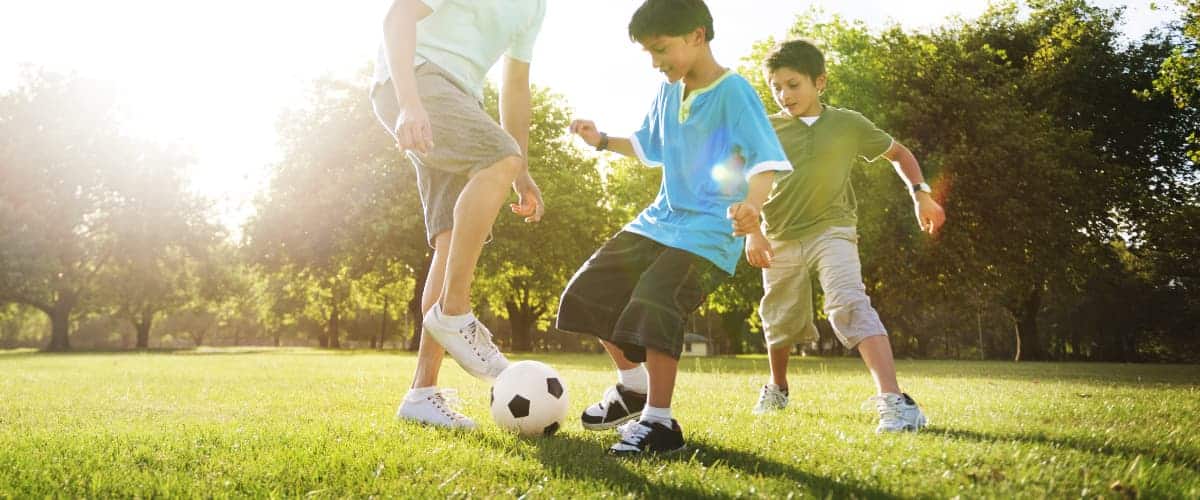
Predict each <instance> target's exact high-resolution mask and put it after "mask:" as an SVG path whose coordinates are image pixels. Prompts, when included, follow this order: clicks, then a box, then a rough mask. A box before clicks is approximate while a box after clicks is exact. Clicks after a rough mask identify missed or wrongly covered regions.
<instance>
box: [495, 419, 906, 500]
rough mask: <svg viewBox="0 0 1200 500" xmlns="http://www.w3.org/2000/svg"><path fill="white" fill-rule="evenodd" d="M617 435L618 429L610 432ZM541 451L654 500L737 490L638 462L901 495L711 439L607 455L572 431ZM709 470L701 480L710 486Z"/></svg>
mask: <svg viewBox="0 0 1200 500" xmlns="http://www.w3.org/2000/svg"><path fill="white" fill-rule="evenodd" d="M603 436H605V437H612V438H615V437H616V434H615V433H605V434H603ZM481 441H483V442H485V443H486V444H488V445H490V446H493V447H495V448H499V449H508V448H509V446H508V443H506V442H502V441H500V440H498V439H497V438H495V437H494V436H484V437H482V438H481ZM528 442H529V443H530V444H533V445H534V446H535V447H536V449H537V457H536V458H537V459H538V460H539V461H540V462H541V463H542V464H543V466H545V467H546V469H547V470H550V471H553V472H554V473H555V474H557V475H558V476H560V477H563V478H567V479H574V480H579V481H583V482H589V483H597V484H602V485H605V487H607V488H609V489H610V490H612V491H615V492H618V493H620V494H624V495H634V496H644V497H648V498H727V497H729V496H731V495H735V494H736V492H730V491H715V490H711V489H703V487H696V486H690V485H687V486H684V485H669V484H663V483H662V482H659V481H655V480H654V478H653V476H645V475H642V474H639V473H638V472H637V471H636V470H631V469H630V467H629V466H630V465H634V464H646V463H650V464H656V463H657V464H667V463H679V464H692V465H694V466H695V467H697V468H701V467H703V468H713V467H725V468H731V469H736V470H738V471H740V472H741V473H742V474H744V475H750V476H752V475H758V476H762V477H766V478H775V479H778V480H782V481H785V482H787V483H790V484H792V485H794V486H793V489H795V490H796V491H806V492H808V493H811V494H813V495H815V496H817V497H833V498H896V497H895V496H894V495H892V494H889V493H887V492H885V491H882V490H879V489H876V488H873V487H870V486H865V485H858V484H853V483H845V482H838V481H836V480H834V479H831V478H828V477H824V476H818V475H815V474H812V473H810V472H806V471H804V470H801V469H798V468H796V467H794V466H792V465H789V464H784V463H780V462H776V461H774V460H770V459H766V458H763V457H760V456H758V455H755V454H753V453H749V452H746V451H742V450H736V449H732V448H726V447H722V446H720V445H717V444H714V443H710V442H705V441H696V440H693V441H690V442H689V449H688V450H687V451H686V452H684V453H680V454H679V455H675V456H671V457H646V458H632V459H631V458H617V457H612V456H609V455H608V454H607V449H608V446H609V445H610V444H611V443H607V442H602V443H597V441H596V440H592V439H584V438H581V437H579V436H578V435H572V434H570V433H566V434H560V435H557V436H554V437H550V438H535V439H530V440H529V441H528ZM703 474H704V473H703V472H701V473H699V475H698V478H697V479H696V481H698V482H700V483H701V484H704V479H703Z"/></svg>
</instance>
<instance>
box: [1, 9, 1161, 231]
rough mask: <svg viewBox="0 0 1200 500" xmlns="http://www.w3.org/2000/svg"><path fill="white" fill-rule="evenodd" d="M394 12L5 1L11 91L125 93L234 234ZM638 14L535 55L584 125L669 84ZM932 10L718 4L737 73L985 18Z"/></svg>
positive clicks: (547, 82)
mask: <svg viewBox="0 0 1200 500" xmlns="http://www.w3.org/2000/svg"><path fill="white" fill-rule="evenodd" d="M389 3H390V2H389V1H388V0H367V1H355V2H339V3H335V2H285V1H283V0H259V1H253V2H244V1H233V0H214V1H209V2H180V1H171V0H167V1H152V0H112V1H108V2H86V1H82V0H41V1H26V2H7V3H6V4H5V5H4V6H3V7H0V91H4V90H7V89H8V88H10V87H11V86H12V85H15V84H16V81H17V74H18V71H19V69H18V67H19V65H20V64H22V63H31V64H33V65H35V66H41V67H45V68H46V69H48V70H51V71H58V72H75V73H77V74H79V75H81V76H86V77H89V78H94V79H97V80H101V81H106V82H110V83H112V84H114V85H116V86H117V87H118V88H119V89H120V93H121V96H122V97H123V99H124V101H125V103H126V107H125V111H126V116H127V118H128V120H127V122H126V123H125V127H126V130H127V131H128V132H129V133H130V134H132V135H136V136H141V137H146V138H150V139H153V140H159V141H163V142H173V143H177V144H180V145H183V146H184V147H186V148H187V149H189V150H191V151H193V153H194V157H195V158H196V160H197V161H196V163H195V165H194V166H193V168H192V176H191V177H192V184H193V186H194V188H195V189H196V190H197V191H198V192H200V193H202V194H204V195H206V196H209V197H210V198H213V199H214V200H216V201H217V203H218V205H217V208H218V210H219V212H220V214H221V220H222V222H224V223H226V224H227V225H229V226H231V227H232V226H236V225H238V224H239V223H240V222H241V221H243V220H244V219H245V218H246V216H248V215H249V214H250V213H251V210H252V207H251V204H250V202H251V200H252V198H253V196H254V194H255V193H257V192H258V191H259V190H260V189H262V188H263V187H264V183H265V181H266V178H267V175H268V174H267V167H268V166H269V165H270V164H271V163H272V162H273V161H276V159H277V152H276V142H275V127H276V122H277V120H278V118H279V115H280V112H281V111H282V110H284V109H286V108H288V107H295V106H300V105H302V104H303V102H304V93H305V89H306V87H307V85H308V84H309V82H311V81H312V80H313V79H315V78H318V77H320V76H322V75H326V74H330V75H334V76H338V77H343V78H351V77H353V76H354V75H355V73H356V71H357V70H359V69H360V68H362V67H364V66H365V65H366V64H368V63H369V62H370V61H372V59H373V56H374V55H375V48H376V47H377V44H378V43H379V23H380V21H379V20H380V17H381V15H382V13H383V11H384V10H385V9H386V8H387V6H388V5H389ZM638 3H640V0H621V1H620V2H611V5H609V4H610V3H609V2H606V3H604V5H605V6H606V7H603V8H602V7H597V5H598V4H596V3H594V2H583V1H582V0H551V2H550V4H549V10H548V14H547V19H546V22H545V27H544V29H543V31H542V33H541V36H540V38H539V43H538V46H537V50H536V52H535V57H534V65H533V80H534V82H535V83H536V84H538V85H543V86H548V87H550V88H551V89H553V90H554V91H556V92H558V93H560V94H563V95H565V96H566V97H567V100H568V102H569V104H570V105H571V106H572V107H573V108H574V109H575V110H576V112H577V114H578V115H579V116H582V117H588V118H593V119H595V120H596V121H597V123H598V124H600V125H601V126H602V127H603V128H605V129H606V130H612V131H614V132H619V133H625V132H628V131H630V130H632V128H634V127H636V126H637V125H638V124H639V123H640V122H641V117H642V113H644V112H645V110H644V105H645V104H646V103H648V102H649V101H650V99H651V98H652V97H653V95H654V93H655V91H656V90H657V84H658V80H659V76H658V75H657V74H655V72H654V71H653V69H652V68H650V66H649V64H648V63H647V62H646V60H645V57H644V55H643V54H642V53H641V52H640V51H639V50H638V48H637V47H636V46H635V45H634V44H632V43H630V42H629V40H628V38H627V37H626V35H625V23H626V22H627V16H628V14H629V12H631V11H632V10H633V9H634V8H636V5H637V4H638ZM1100 3H1101V4H1114V5H1115V4H1117V3H1120V2H1115V1H1104V0H1102V1H1100ZM1148 3H1149V2H1148V1H1146V2H1139V3H1138V4H1137V5H1132V6H1129V7H1128V12H1127V14H1128V16H1129V18H1130V24H1131V26H1130V31H1131V32H1144V31H1145V30H1146V29H1148V28H1149V27H1151V26H1153V25H1155V24H1158V23H1160V22H1162V21H1163V20H1165V19H1167V18H1170V14H1169V13H1164V12H1161V11H1159V12H1157V13H1156V12H1153V11H1150V10H1149V9H1148V8H1147V6H1148ZM920 4H921V8H920V9H916V10H914V9H912V8H911V5H912V3H911V2H907V3H904V4H903V5H901V3H898V2H883V1H882V0H861V1H855V2H830V1H827V0H819V1H816V2H812V3H807V2H799V3H797V2H794V1H788V0H756V1H755V2H753V3H750V4H746V3H744V2H740V1H733V0H710V1H709V5H710V7H711V8H712V10H713V15H714V18H715V19H716V20H717V24H716V32H717V40H716V43H715V44H714V49H715V50H716V55H717V57H718V60H720V61H721V62H723V63H724V64H726V65H729V66H735V67H736V66H737V65H738V64H740V60H739V59H740V57H741V56H743V55H744V54H746V53H747V52H748V51H749V48H750V46H751V44H752V43H753V42H755V41H757V40H761V39H763V38H766V37H767V36H771V35H775V36H780V35H782V34H784V33H785V31H786V29H787V28H788V26H790V25H791V23H792V19H793V15H794V14H797V13H800V12H802V11H804V10H805V9H807V8H808V7H809V6H810V5H812V6H823V8H824V9H825V10H826V11H827V12H831V13H832V12H836V13H842V14H844V15H846V16H847V17H850V18H853V19H864V20H867V21H868V22H870V23H872V24H879V23H882V22H885V20H887V19H893V20H897V21H900V22H902V23H904V24H906V25H909V26H927V25H931V24H936V23H937V22H939V20H940V19H943V18H944V17H945V16H948V15H952V14H956V13H958V14H963V15H967V16H972V15H977V14H978V13H979V12H981V11H982V9H983V8H984V6H985V5H986V0H963V1H949V0H942V1H937V2H920ZM747 5H752V7H751V8H748V7H747ZM613 75H621V76H622V77H621V78H613Z"/></svg>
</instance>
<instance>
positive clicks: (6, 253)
mask: <svg viewBox="0 0 1200 500" xmlns="http://www.w3.org/2000/svg"><path fill="white" fill-rule="evenodd" d="M136 158H137V155H136V152H135V151H134V150H133V148H132V147H131V146H130V144H129V143H128V142H127V141H126V140H125V139H124V138H122V137H121V136H120V134H119V133H118V126H117V102H116V99H115V97H114V93H113V92H112V91H111V90H110V89H106V88H104V87H103V86H100V85H98V84H96V83H94V82H89V81H86V80H82V79H78V78H73V77H63V76H59V75H54V74H50V73H45V72H32V71H31V72H27V73H26V74H25V75H24V79H23V81H22V83H21V85H20V87H18V88H17V89H15V90H13V91H12V92H10V93H8V94H5V95H3V96H0V178H3V179H4V182H2V183H0V234H3V235H4V236H3V240H0V302H16V303H19V304H25V305H28V306H30V307H34V308H36V309H38V310H40V311H42V312H44V313H45V314H46V315H47V317H49V319H50V322H51V335H50V342H49V344H48V345H47V349H48V350H51V351H65V350H68V349H70V347H71V346H70V325H71V320H72V316H73V315H74V314H75V313H77V312H78V310H79V308H81V307H88V306H87V303H86V301H87V300H88V299H89V296H88V294H89V292H91V291H92V288H93V286H94V284H95V281H96V279H97V275H98V274H99V273H100V271H101V270H103V269H104V267H105V266H106V265H107V264H108V263H109V261H110V259H111V257H112V255H113V248H114V247H113V243H114V238H113V235H112V223H113V221H112V209H113V205H114V204H115V203H117V202H118V201H119V197H118V194H117V193H116V192H115V191H114V190H113V188H112V186H111V184H110V181H111V175H112V173H113V172H117V171H119V170H120V169H121V168H124V167H126V166H128V165H131V164H134V163H135V162H136Z"/></svg>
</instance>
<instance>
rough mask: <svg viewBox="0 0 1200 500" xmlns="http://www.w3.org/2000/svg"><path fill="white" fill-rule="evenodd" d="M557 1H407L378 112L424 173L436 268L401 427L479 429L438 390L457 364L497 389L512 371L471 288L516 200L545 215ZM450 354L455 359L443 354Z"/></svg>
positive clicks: (388, 32)
mask: <svg viewBox="0 0 1200 500" xmlns="http://www.w3.org/2000/svg"><path fill="white" fill-rule="evenodd" d="M545 11H546V0H395V1H394V2H393V3H392V6H391V8H390V9H389V10H388V13H387V16H386V17H385V19H384V23H383V35H384V43H383V47H382V48H381V49H380V55H379V64H377V67H376V72H375V84H374V85H373V86H372V89H371V100H372V103H373V105H374V107H375V113H376V116H378V117H379V120H380V122H382V123H383V125H384V126H385V127H386V128H387V129H388V131H389V132H390V133H391V134H392V136H393V137H394V138H395V139H396V143H397V145H398V147H399V148H400V150H402V151H404V153H405V155H406V156H407V157H408V159H409V160H410V161H411V162H412V164H413V166H414V167H415V168H416V171H417V180H418V188H419V190H420V195H421V203H422V205H423V208H424V216H425V226H426V233H427V234H426V238H427V241H428V242H429V244H430V246H432V247H433V249H434V253H433V265H432V267H431V268H430V272H429V278H428V279H427V280H426V282H425V293H424V296H423V297H422V301H421V307H422V311H424V313H425V317H424V321H423V326H424V332H425V333H426V334H427V335H423V336H422V338H421V348H420V354H419V355H418V361H417V370H416V374H415V376H414V380H413V384H412V387H411V388H410V389H409V391H408V394H407V395H406V396H405V398H404V401H403V402H402V403H401V404H400V408H399V409H398V410H397V417H399V418H402V419H407V420H413V421H417V422H421V423H425V424H429V425H436V426H442V427H464V428H471V427H474V425H475V424H474V422H472V421H471V419H469V418H467V417H466V416H464V415H462V414H461V413H458V412H457V411H456V410H454V409H453V408H451V407H450V406H449V404H448V403H447V401H446V398H445V397H444V396H443V393H442V391H440V390H439V389H438V388H437V376H438V369H439V368H440V366H441V361H442V357H443V353H444V352H449V353H450V355H451V357H453V358H454V359H455V361H457V362H458V363H459V364H460V365H461V366H462V367H463V369H465V370H466V371H467V372H469V373H471V374H472V375H475V376H476V377H479V378H482V379H485V380H491V379H494V378H495V377H496V376H497V375H498V374H499V373H500V372H501V371H502V370H503V369H504V368H505V367H507V366H508V361H507V359H505V357H504V355H503V354H501V353H500V352H499V350H498V349H497V348H496V345H495V344H494V343H493V342H492V339H491V337H492V334H491V332H489V331H488V329H487V328H486V327H485V326H484V325H483V323H482V322H480V321H479V320H478V319H476V317H475V316H474V314H472V312H471V304H470V297H471V281H472V279H473V277H474V273H475V267H476V265H477V263H478V261H479V255H480V252H481V251H482V249H483V245H484V243H485V242H486V240H487V239H488V237H489V235H490V234H491V230H492V225H493V223H494V222H495V220H496V217H497V215H498V214H499V211H500V208H501V206H502V205H503V203H504V200H505V199H506V198H507V197H508V190H509V189H510V186H511V189H513V190H515V191H516V193H517V195H518V197H519V201H518V203H515V204H512V205H511V209H512V212H513V213H515V214H517V215H518V216H521V217H524V218H525V221H526V222H537V221H539V220H540V219H541V217H542V214H543V210H544V208H543V203H542V195H541V192H540V190H539V189H538V186H537V183H535V182H534V181H533V178H531V177H530V176H529V171H528V165H527V163H526V155H527V152H528V140H529V126H530V115H531V111H530V106H531V93H530V90H529V63H530V60H531V59H532V56H533V44H534V41H535V40H536V38H537V34H538V31H539V30H540V29H541V24H542V19H543V18H544V17H545ZM501 56H504V78H503V82H502V84H501V89H500V115H501V116H500V123H499V124H497V123H496V122H495V121H494V120H493V119H492V118H491V117H490V116H489V115H488V114H487V112H486V111H485V110H484V108H483V85H484V79H485V78H486V76H487V72H488V70H489V69H491V67H492V66H493V65H495V63H496V62H497V61H498V60H500V59H501ZM443 348H444V349H443Z"/></svg>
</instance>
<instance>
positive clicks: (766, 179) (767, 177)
mask: <svg viewBox="0 0 1200 500" xmlns="http://www.w3.org/2000/svg"><path fill="white" fill-rule="evenodd" d="M774 183H775V171H774V170H766V171H763V172H759V173H757V174H754V176H753V177H751V178H750V186H749V188H748V189H747V191H746V199H745V200H743V201H741V202H739V203H734V204H733V205H730V206H729V210H728V211H727V214H726V215H728V217H729V218H730V219H732V220H733V221H734V225H733V227H734V229H733V235H734V236H746V235H748V234H762V228H761V227H760V226H761V222H762V207H763V204H764V203H766V202H767V197H768V196H770V194H771V186H772V185H774Z"/></svg>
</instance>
